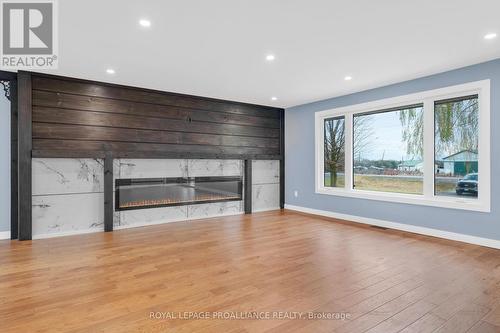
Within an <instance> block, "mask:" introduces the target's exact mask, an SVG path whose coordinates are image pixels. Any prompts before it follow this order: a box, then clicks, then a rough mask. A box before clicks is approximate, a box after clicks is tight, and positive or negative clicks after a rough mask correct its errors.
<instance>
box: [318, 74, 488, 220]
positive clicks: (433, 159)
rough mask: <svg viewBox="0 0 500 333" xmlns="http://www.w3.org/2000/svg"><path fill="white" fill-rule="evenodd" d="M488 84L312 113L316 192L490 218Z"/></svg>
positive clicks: (468, 84)
mask: <svg viewBox="0 0 500 333" xmlns="http://www.w3.org/2000/svg"><path fill="white" fill-rule="evenodd" d="M489 93H490V82H489V80H485V81H478V82H472V83H467V84H463V85H458V86H453V87H448V88H442V89H436V90H432V91H425V92H421V93H417V94H411V95H406V96H400V97H396V98H390V99H385V100H380V101H375V102H369V103H364V104H359V105H353V106H348V107H343V108H338V109H334V110H327V111H321V112H316V115H315V117H316V125H315V126H316V148H315V151H316V192H317V193H320V194H330V195H339V196H348V197H356V198H363V199H373V200H383V201H391V202H402V203H410V204H421V205H430V206H438V207H447V208H457V209H469V210H477V211H490V156H489V155H490V142H489V140H490V125H489V118H490V109H489V104H490V95H489Z"/></svg>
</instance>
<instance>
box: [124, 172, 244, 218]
mask: <svg viewBox="0 0 500 333" xmlns="http://www.w3.org/2000/svg"><path fill="white" fill-rule="evenodd" d="M115 185H116V192H115V210H117V211H120V210H131V209H142V208H156V207H167V206H182V205H193V204H202V203H210V202H222V201H238V200H242V187H243V182H242V177H189V178H134V179H116V181H115Z"/></svg>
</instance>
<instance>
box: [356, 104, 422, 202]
mask: <svg viewBox="0 0 500 333" xmlns="http://www.w3.org/2000/svg"><path fill="white" fill-rule="evenodd" d="M423 120H424V119H423V105H422V104H419V105H413V106H405V107H401V108H397V109H395V110H384V111H377V112H370V113H361V114H355V115H354V116H353V133H354V136H353V138H354V143H353V147H354V151H353V154H354V155H353V157H354V169H353V174H354V184H353V187H354V188H355V189H357V190H368V191H381V192H395V193H410V194H422V193H423V171H424V170H423V163H422V147H423Z"/></svg>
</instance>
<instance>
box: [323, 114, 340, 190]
mask: <svg viewBox="0 0 500 333" xmlns="http://www.w3.org/2000/svg"><path fill="white" fill-rule="evenodd" d="M324 128H325V134H324V139H325V148H324V157H325V160H324V163H325V167H324V170H325V173H324V185H325V187H344V186H345V173H344V170H345V118H344V117H343V116H342V117H336V118H328V119H325V123H324Z"/></svg>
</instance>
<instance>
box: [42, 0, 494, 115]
mask: <svg viewBox="0 0 500 333" xmlns="http://www.w3.org/2000/svg"><path fill="white" fill-rule="evenodd" d="M499 13H500V1H498V0H475V1H471V0H439V1H438V0H414V1H409V0H406V1H403V0H377V1H374V0H358V1H345V0H342V1H340V0H302V1H293V0H274V1H273V0H247V1H242V0H213V1H206V0H199V1H194V0H179V1H168V0H157V1H153V0H151V1H139V0H135V1H131V0H62V1H59V18H60V20H59V45H60V46H59V54H60V56H59V70H58V71H56V73H55V74H60V75H68V76H76V77H82V78H89V79H94V80H102V81H108V82H115V83H120V84H127V85H134V86H140V87H146V88H153V89H159V90H165V91H174V92H180V93H187V94H194V95H201V96H209V97H215V98H223V99H230V100H237V101H243V102H249V103H257V104H265V105H274V106H279V107H290V106H294V105H298V104H302V103H307V102H311V101H315V100H320V99H324V98H328V97H334V96H339V95H344V94H347V93H351V92H356V91H361V90H365V89H369V88H374V87H378V86H383V85H386V84H390V83H395V82H399V81H403V80H407V79H412V78H417V77H421V76H425V75H428V74H433V73H437V72H442V71H446V70H449V69H453V68H458V67H462V66H465V65H470V64H474V63H479V62H482V61H486V60H490V59H494V58H499V57H500V19H499ZM140 18H147V19H149V20H151V23H152V26H151V28H149V29H145V28H142V27H140V26H139V24H138V21H139V19H140ZM488 32H497V33H498V34H499V37H497V38H496V39H494V40H489V41H487V40H484V39H483V36H484V35H485V34H486V33H488ZM268 53H273V54H275V55H276V60H275V61H274V62H272V63H268V62H266V61H265V56H266V54H268ZM107 68H113V69H115V70H116V74H114V75H109V74H106V72H105V71H106V69H107ZM51 73H54V71H51ZM346 75H351V76H352V77H353V79H352V80H351V81H344V77H345V76H346ZM272 96H277V97H278V100H277V101H271V97H272Z"/></svg>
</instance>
